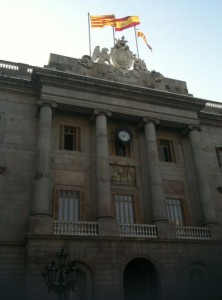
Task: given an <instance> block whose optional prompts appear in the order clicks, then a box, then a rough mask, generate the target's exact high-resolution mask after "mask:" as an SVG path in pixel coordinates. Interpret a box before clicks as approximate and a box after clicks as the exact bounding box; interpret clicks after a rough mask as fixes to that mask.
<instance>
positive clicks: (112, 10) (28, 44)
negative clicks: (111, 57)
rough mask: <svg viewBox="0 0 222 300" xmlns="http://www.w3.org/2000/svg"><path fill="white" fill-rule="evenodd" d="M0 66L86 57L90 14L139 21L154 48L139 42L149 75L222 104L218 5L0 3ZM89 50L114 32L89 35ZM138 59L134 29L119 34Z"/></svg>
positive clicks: (199, 1)
mask: <svg viewBox="0 0 222 300" xmlns="http://www.w3.org/2000/svg"><path fill="white" fill-rule="evenodd" d="M0 11H1V17H0V37H1V46H0V60H6V61H12V62H21V63H26V64H29V65H32V66H39V67H43V66H44V65H47V63H48V60H49V55H50V53H56V54H60V55H64V56H69V57H74V58H81V57H82V56H83V55H85V54H89V27H88V13H90V14H91V15H108V14H114V15H115V17H116V18H123V17H126V16H139V18H140V25H138V26H137V28H138V29H139V30H141V31H142V32H143V33H144V34H145V36H146V38H147V41H148V43H149V44H150V45H151V47H152V48H153V51H152V52H151V51H150V50H149V49H148V47H147V46H146V44H145V43H144V42H143V40H142V39H141V38H140V39H138V48H139V57H140V58H141V59H143V60H144V61H145V63H146V66H147V68H148V70H149V71H152V70H155V71H157V72H160V73H161V74H162V75H163V76H164V77H168V78H173V79H178V80H182V81H186V82H187V87H188V91H189V93H190V94H193V96H195V97H197V98H203V99H207V100H212V101H217V102H222V83H221V81H222V80H221V70H222V57H221V56H222V1H221V0H205V1H204V0H136V1H133V0H122V1H119V0H109V1H106V0H103V1H102V0H0ZM90 32H91V48H92V52H93V50H94V48H95V47H96V46H97V45H99V46H100V48H104V47H106V48H108V49H109V50H110V49H111V47H112V46H113V33H112V27H105V28H103V29H101V28H99V29H94V28H92V29H91V30H90ZM122 36H124V37H125V38H126V39H127V40H128V46H129V48H130V50H131V51H132V52H133V53H135V54H137V50H136V41H135V33H134V28H129V29H127V30H124V31H121V32H117V33H116V34H115V37H116V38H121V37H122Z"/></svg>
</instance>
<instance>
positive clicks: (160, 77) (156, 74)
mask: <svg viewBox="0 0 222 300" xmlns="http://www.w3.org/2000/svg"><path fill="white" fill-rule="evenodd" d="M150 75H151V77H152V78H153V80H154V81H155V82H160V81H161V80H163V79H164V76H163V75H162V74H161V73H159V72H156V71H154V70H153V71H152V72H151V74H150Z"/></svg>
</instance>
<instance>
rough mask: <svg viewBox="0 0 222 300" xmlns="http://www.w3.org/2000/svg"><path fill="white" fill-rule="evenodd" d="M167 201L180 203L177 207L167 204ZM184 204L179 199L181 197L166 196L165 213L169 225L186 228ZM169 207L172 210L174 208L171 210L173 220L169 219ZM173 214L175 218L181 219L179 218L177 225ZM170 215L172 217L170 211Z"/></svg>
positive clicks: (182, 200) (181, 199)
mask: <svg viewBox="0 0 222 300" xmlns="http://www.w3.org/2000/svg"><path fill="white" fill-rule="evenodd" d="M169 200H172V201H178V202H180V203H179V205H175V204H173V205H172V204H171V205H170V203H168V201H169ZM184 202H185V201H184V199H183V198H181V197H175V196H167V197H166V198H165V203H166V211H167V217H168V220H169V223H171V224H174V225H175V226H186V225H187V222H186V210H185V205H184ZM169 207H171V208H172V209H173V208H174V209H173V214H174V220H173V219H171V217H170V211H169ZM175 208H176V209H175ZM178 208H180V210H179V211H178ZM178 212H179V213H178ZM175 213H176V214H177V217H178V216H179V215H180V216H181V218H180V220H179V222H178V223H177V221H176V218H175ZM171 215H172V211H171Z"/></svg>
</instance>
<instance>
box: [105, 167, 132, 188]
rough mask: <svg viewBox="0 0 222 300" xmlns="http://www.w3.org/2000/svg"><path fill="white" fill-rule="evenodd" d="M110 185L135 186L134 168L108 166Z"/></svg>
mask: <svg viewBox="0 0 222 300" xmlns="http://www.w3.org/2000/svg"><path fill="white" fill-rule="evenodd" d="M110 174H111V183H112V184H116V185H127V186H135V185H136V173H135V168H134V167H128V166H116V165H111V166H110Z"/></svg>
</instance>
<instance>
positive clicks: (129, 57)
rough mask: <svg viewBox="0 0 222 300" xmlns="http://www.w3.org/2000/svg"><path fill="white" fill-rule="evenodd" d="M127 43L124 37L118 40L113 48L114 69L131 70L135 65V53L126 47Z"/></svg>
mask: <svg viewBox="0 0 222 300" xmlns="http://www.w3.org/2000/svg"><path fill="white" fill-rule="evenodd" d="M126 43H127V41H126V40H125V38H124V36H123V37H122V38H121V39H118V40H116V43H115V45H114V47H113V48H111V59H112V62H113V65H114V67H119V68H123V69H130V68H131V66H132V63H133V53H132V52H131V51H130V50H129V46H128V45H126Z"/></svg>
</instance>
